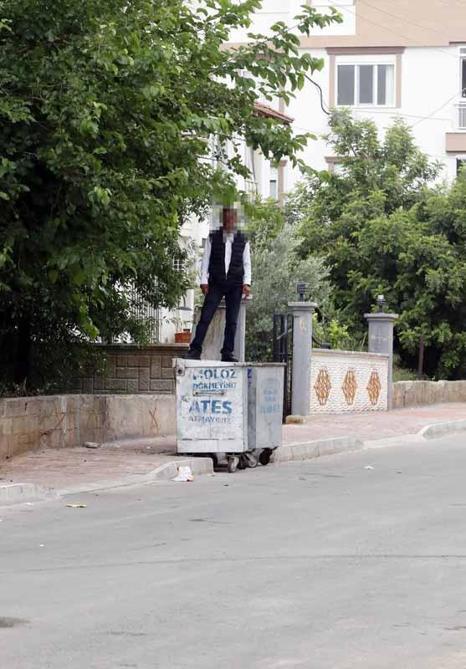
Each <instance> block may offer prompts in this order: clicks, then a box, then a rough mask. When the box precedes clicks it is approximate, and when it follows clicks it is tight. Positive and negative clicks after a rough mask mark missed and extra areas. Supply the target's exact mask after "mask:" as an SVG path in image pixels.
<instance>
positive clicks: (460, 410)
mask: <svg viewBox="0 0 466 669" xmlns="http://www.w3.org/2000/svg"><path fill="white" fill-rule="evenodd" d="M461 419H466V403H461V404H460V403H458V404H454V403H452V404H442V405H434V406H427V407H415V408H410V409H397V410H395V411H391V412H389V413H370V414H354V415H351V414H337V415H327V416H321V415H319V416H318V415H315V416H311V417H310V418H309V419H308V420H307V421H306V423H305V424H303V425H286V426H284V428H283V434H284V443H299V442H308V441H313V440H317V439H326V438H332V437H341V436H354V437H357V438H359V439H362V440H364V441H365V440H373V439H384V438H387V437H396V436H402V435H404V434H415V433H416V432H418V431H419V430H421V429H422V428H423V427H425V426H426V425H429V424H431V423H439V422H444V421H451V420H461ZM175 453H176V443H175V437H174V436H169V437H164V438H159V439H138V440H126V441H117V442H113V443H112V444H111V445H110V444H107V445H104V446H102V447H100V448H96V449H88V448H84V447H75V448H60V449H54V448H48V449H39V450H37V451H32V452H29V453H25V454H23V455H19V456H17V457H15V458H13V459H12V460H9V461H6V462H2V463H0V485H2V484H6V483H10V482H14V483H19V482H21V483H36V484H38V485H41V486H44V487H47V488H54V489H59V490H63V489H72V488H79V487H82V488H84V487H85V486H86V485H89V487H91V488H92V487H97V486H98V485H99V484H102V486H103V485H104V484H105V485H112V484H113V485H116V484H117V483H119V482H124V481H126V482H137V480H138V477H141V476H143V475H147V474H149V473H150V472H151V471H153V470H154V469H156V468H157V467H159V466H160V465H162V464H164V463H166V462H169V461H170V460H173V458H174V457H175Z"/></svg>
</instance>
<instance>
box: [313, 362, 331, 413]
mask: <svg viewBox="0 0 466 669" xmlns="http://www.w3.org/2000/svg"><path fill="white" fill-rule="evenodd" d="M314 390H315V394H316V397H317V400H318V402H319V404H320V406H325V405H326V404H327V402H328V398H329V397H330V391H331V390H332V383H331V381H330V376H329V373H328V371H327V370H326V368H325V367H322V368H321V369H319V373H318V375H317V381H316V382H315V384H314Z"/></svg>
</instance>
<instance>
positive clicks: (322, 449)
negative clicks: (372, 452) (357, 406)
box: [271, 437, 364, 463]
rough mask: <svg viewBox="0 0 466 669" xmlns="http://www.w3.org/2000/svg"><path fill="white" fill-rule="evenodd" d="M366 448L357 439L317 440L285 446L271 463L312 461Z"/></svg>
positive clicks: (281, 447)
mask: <svg viewBox="0 0 466 669" xmlns="http://www.w3.org/2000/svg"><path fill="white" fill-rule="evenodd" d="M363 448H364V443H363V442H362V441H361V440H360V439H356V438H355V437H335V438H334V439H317V440H315V441H307V442H298V443H295V444H284V445H282V446H280V448H278V449H277V450H276V451H275V452H274V454H273V455H272V459H271V462H274V463H280V462H292V461H294V460H312V459H313V458H320V457H322V456H323V455H334V454H336V453H347V452H351V451H358V450H362V449H363Z"/></svg>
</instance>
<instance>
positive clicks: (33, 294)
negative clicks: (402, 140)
mask: <svg viewBox="0 0 466 669" xmlns="http://www.w3.org/2000/svg"><path fill="white" fill-rule="evenodd" d="M260 5H261V0H244V1H243V2H237V1H235V0H199V2H196V3H193V4H191V3H188V2H185V0H170V2H166V1H162V0H131V1H130V2H128V0H105V2H102V1H101V0H79V2H76V0H55V1H54V2H38V1H37V0H0V88H1V92H2V95H1V99H0V199H1V200H2V211H1V214H0V345H1V357H2V360H3V362H5V361H6V360H8V361H9V362H11V369H10V371H11V375H12V376H13V378H14V379H15V380H16V381H17V382H23V381H24V380H28V381H29V382H30V380H31V373H32V371H31V356H32V350H33V349H34V350H35V351H36V352H37V351H39V353H38V355H39V358H40V357H41V356H42V357H44V356H45V358H47V356H48V351H50V350H53V351H55V352H56V351H57V346H58V345H59V344H60V346H61V345H63V347H64V348H65V349H66V348H67V347H68V345H69V343H70V342H71V341H87V340H89V339H94V338H96V337H98V336H103V337H107V338H108V337H111V336H112V335H116V334H119V333H121V332H123V331H125V330H130V331H132V332H133V334H136V335H138V331H137V329H135V324H134V321H132V319H131V311H132V310H131V307H132V304H131V299H132V298H131V295H132V294H133V291H136V293H137V295H138V296H139V297H142V298H143V299H144V300H146V301H147V302H149V303H150V304H152V305H154V306H168V307H170V306H172V305H174V304H175V303H176V302H177V300H178V298H179V296H180V295H181V294H182V293H183V291H184V290H185V288H186V284H187V280H186V277H185V276H184V275H183V274H180V273H179V272H176V271H175V270H174V269H173V260H174V259H176V258H182V257H183V253H182V251H181V250H180V248H179V245H178V231H179V226H180V224H181V223H182V221H183V220H184V219H185V218H186V217H187V216H189V215H191V214H193V213H195V214H202V213H203V212H204V210H205V208H206V206H207V205H208V204H209V203H210V202H211V200H212V198H214V197H222V196H226V194H227V193H230V194H231V192H232V190H233V188H234V176H235V175H246V174H247V169H246V167H245V166H244V164H243V163H242V160H241V141H240V140H239V139H238V138H239V137H240V138H244V139H245V140H246V141H247V142H248V143H249V144H250V145H251V146H252V147H254V148H260V149H261V150H262V151H263V153H264V155H266V156H267V157H269V158H271V159H273V160H279V159H280V158H281V157H282V156H283V155H287V156H289V157H290V158H291V160H292V161H293V162H294V163H295V164H296V162H297V154H298V153H299V151H300V149H301V148H302V147H303V146H304V144H305V143H306V141H307V139H308V137H307V136H306V135H296V136H295V135H294V133H293V131H292V129H291V127H290V126H288V125H286V124H280V123H278V122H276V121H275V120H274V119H270V118H266V117H264V116H261V115H259V114H257V113H256V110H255V106H254V103H255V101H256V100H257V99H258V98H259V97H262V98H263V97H265V98H268V99H271V97H272V95H275V94H277V93H278V94H279V96H280V97H282V98H283V99H284V100H288V99H289V98H290V96H292V95H293V94H294V91H296V90H297V89H299V88H301V87H302V86H303V85H304V81H305V78H306V77H307V76H309V73H312V71H313V70H315V69H318V68H320V67H321V66H322V62H321V61H320V60H317V59H315V58H312V57H311V56H310V54H308V53H307V52H306V53H299V51H298V46H299V37H298V35H299V34H308V33H309V31H310V30H311V28H313V27H314V26H325V25H327V24H328V23H329V22H331V21H333V20H339V16H338V15H337V14H336V13H335V12H333V13H331V14H330V15H327V16H321V15H319V14H318V13H317V12H316V11H315V9H313V8H310V7H306V8H303V11H302V13H301V15H300V16H298V17H297V18H296V21H295V23H296V27H295V28H294V30H291V29H288V28H287V27H286V26H285V25H284V24H283V23H281V22H279V23H277V24H275V25H274V26H272V28H271V30H270V34H269V35H267V36H266V35H251V39H252V43H251V44H250V45H245V46H243V47H240V48H236V49H230V50H228V49H225V48H223V44H224V43H225V42H227V41H228V39H229V35H230V34H231V32H232V31H233V30H235V29H237V28H248V26H249V25H250V22H251V16H252V13H253V12H254V11H255V10H256V9H257V8H259V7H260ZM213 136H216V137H217V138H218V144H219V146H224V145H225V143H226V142H227V140H230V145H231V146H233V154H231V153H230V154H228V155H227V154H226V153H225V152H224V151H220V153H219V154H218V155H217V159H218V164H212V160H211V138H212V137H213Z"/></svg>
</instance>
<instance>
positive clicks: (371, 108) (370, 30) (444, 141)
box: [232, 0, 466, 187]
mask: <svg viewBox="0 0 466 669" xmlns="http://www.w3.org/2000/svg"><path fill="white" fill-rule="evenodd" d="M301 4H302V2H301V0H263V4H262V9H261V10H259V11H258V12H257V13H256V16H255V26H254V27H255V28H256V29H257V30H260V31H263V32H265V31H266V30H267V29H268V28H269V27H270V26H271V25H272V23H274V22H276V21H284V22H285V23H287V24H288V25H290V26H292V25H293V17H294V16H295V15H296V14H297V13H299V7H300V5H301ZM308 4H311V5H312V6H313V7H315V8H316V10H318V11H320V12H322V13H323V12H328V11H329V7H330V6H334V7H336V9H338V10H339V12H340V14H341V15H342V18H343V21H342V23H339V24H336V23H335V24H332V25H330V26H328V27H327V28H326V29H325V30H320V29H316V30H315V31H314V33H313V34H312V35H310V36H309V37H305V38H302V39H301V49H302V50H303V51H309V52H310V53H311V54H312V55H313V56H315V57H318V58H321V59H322V61H323V63H324V67H323V69H322V70H321V71H320V72H315V73H314V75H313V79H314V80H315V82H316V83H317V84H318V85H319V86H320V87H321V89H322V97H323V106H324V108H325V109H326V110H329V109H331V108H334V107H339V106H341V107H349V108H351V109H352V111H353V114H354V116H355V117H356V118H370V119H372V120H373V121H374V122H375V123H376V124H377V126H378V127H379V128H380V130H381V131H382V132H383V130H384V129H385V128H386V127H387V126H388V125H390V124H391V123H392V122H393V120H394V118H397V117H401V118H403V119H404V120H405V121H406V123H408V125H410V126H411V127H412V131H413V134H414V137H415V140H416V143H417V144H418V146H419V147H420V148H421V150H422V151H424V152H425V153H427V154H428V155H429V156H430V157H431V158H432V159H435V160H438V161H440V162H441V163H442V165H443V177H444V178H447V179H453V178H454V177H455V176H456V174H457V169H458V167H459V166H460V165H461V163H462V161H465V160H466V2H464V1H463V0H409V1H408V0H334V1H330V0H308ZM246 39H247V38H246V34H244V33H241V32H237V33H236V34H235V35H234V36H232V40H233V43H234V44H235V43H236V44H241V43H243V42H244V41H245V40H246ZM286 113H288V114H289V115H290V116H291V117H293V119H294V127H295V128H296V130H297V131H298V132H301V131H311V132H314V133H316V134H317V135H318V136H319V137H320V139H319V140H318V141H315V142H312V141H311V142H310V143H309V145H308V147H307V149H306V151H305V152H304V155H303V157H304V159H305V161H306V162H307V163H308V164H309V165H311V166H312V167H315V168H317V169H325V168H330V169H332V167H333V166H334V164H335V162H336V160H337V156H333V155H331V152H330V151H329V147H328V145H327V143H326V142H325V140H324V139H323V138H322V137H323V136H324V135H325V134H327V133H328V125H327V118H328V117H327V114H326V113H324V111H323V110H322V108H321V100H320V93H319V90H318V88H317V87H316V86H314V85H313V84H312V83H311V82H307V83H306V86H305V87H304V89H303V90H302V91H300V92H299V93H298V95H297V97H296V98H295V99H294V100H293V101H292V103H291V105H290V106H289V108H288V109H287V110H286ZM299 178H300V175H299V172H295V173H291V174H289V175H287V182H288V186H289V187H292V186H293V185H294V184H295V183H296V181H297V180H299Z"/></svg>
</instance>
